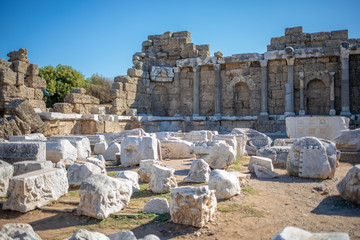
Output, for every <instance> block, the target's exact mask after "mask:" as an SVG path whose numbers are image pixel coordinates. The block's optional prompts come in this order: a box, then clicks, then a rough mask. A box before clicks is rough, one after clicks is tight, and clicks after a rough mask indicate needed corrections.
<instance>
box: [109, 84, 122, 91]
mask: <svg viewBox="0 0 360 240" xmlns="http://www.w3.org/2000/svg"><path fill="white" fill-rule="evenodd" d="M111 88H112V89H117V90H123V83H122V82H114V83H113V84H112V86H111Z"/></svg>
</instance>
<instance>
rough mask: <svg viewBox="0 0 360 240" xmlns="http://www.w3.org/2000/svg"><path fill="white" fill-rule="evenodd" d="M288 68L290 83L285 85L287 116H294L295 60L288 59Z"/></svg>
mask: <svg viewBox="0 0 360 240" xmlns="http://www.w3.org/2000/svg"><path fill="white" fill-rule="evenodd" d="M286 63H287V67H288V81H287V83H285V115H286V116H293V115H295V113H294V63H295V58H292V57H291V58H289V57H287V58H286Z"/></svg>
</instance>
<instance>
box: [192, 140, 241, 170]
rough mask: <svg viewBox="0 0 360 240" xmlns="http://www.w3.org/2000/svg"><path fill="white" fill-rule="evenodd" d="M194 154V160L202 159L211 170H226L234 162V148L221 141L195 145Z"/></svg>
mask: <svg viewBox="0 0 360 240" xmlns="http://www.w3.org/2000/svg"><path fill="white" fill-rule="evenodd" d="M194 153H195V155H196V158H198V159H200V158H201V159H204V160H205V162H207V163H208V164H209V166H210V167H211V168H213V169H220V168H227V167H228V166H230V165H231V164H233V163H235V160H236V152H235V150H234V148H233V147H231V146H230V145H229V144H227V143H225V142H222V141H218V142H207V143H195V145H194Z"/></svg>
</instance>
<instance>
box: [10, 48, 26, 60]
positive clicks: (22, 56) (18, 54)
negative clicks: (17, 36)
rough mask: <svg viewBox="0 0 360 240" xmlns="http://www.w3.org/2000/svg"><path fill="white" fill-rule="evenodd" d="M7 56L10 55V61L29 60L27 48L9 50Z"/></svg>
mask: <svg viewBox="0 0 360 240" xmlns="http://www.w3.org/2000/svg"><path fill="white" fill-rule="evenodd" d="M6 56H8V57H9V62H13V61H24V62H27V63H28V62H29V59H28V56H27V49H25V48H20V49H19V50H18V51H12V52H9V53H8V54H7V55H6Z"/></svg>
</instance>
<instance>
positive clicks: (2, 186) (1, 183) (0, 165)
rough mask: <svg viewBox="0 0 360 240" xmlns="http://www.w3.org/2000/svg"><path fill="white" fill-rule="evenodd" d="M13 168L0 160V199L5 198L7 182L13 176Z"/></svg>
mask: <svg viewBox="0 0 360 240" xmlns="http://www.w3.org/2000/svg"><path fill="white" fill-rule="evenodd" d="M13 173H14V167H13V166H12V165H11V164H9V163H7V162H5V161H2V160H0V197H6V196H7V192H8V188H9V180H10V178H11V177H12V176H13Z"/></svg>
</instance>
